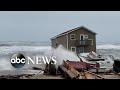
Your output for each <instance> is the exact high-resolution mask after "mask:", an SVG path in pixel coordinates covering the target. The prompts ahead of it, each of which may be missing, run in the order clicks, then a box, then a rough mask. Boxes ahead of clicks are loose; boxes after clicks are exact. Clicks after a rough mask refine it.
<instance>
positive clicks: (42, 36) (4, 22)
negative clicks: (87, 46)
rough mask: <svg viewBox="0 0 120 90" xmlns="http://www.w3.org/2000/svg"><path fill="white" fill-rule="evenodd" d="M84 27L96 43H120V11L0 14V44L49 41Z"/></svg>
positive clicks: (12, 12)
mask: <svg viewBox="0 0 120 90" xmlns="http://www.w3.org/2000/svg"><path fill="white" fill-rule="evenodd" d="M81 25H84V26H86V27H87V28H89V29H91V30H93V31H94V32H96V33H98V34H97V42H120V11H111V12H108V11H0V41H50V38H51V37H53V36H55V35H57V34H60V33H62V32H64V31H67V30H69V29H73V28H76V27H78V26H81Z"/></svg>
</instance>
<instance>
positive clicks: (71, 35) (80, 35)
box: [51, 26, 96, 54]
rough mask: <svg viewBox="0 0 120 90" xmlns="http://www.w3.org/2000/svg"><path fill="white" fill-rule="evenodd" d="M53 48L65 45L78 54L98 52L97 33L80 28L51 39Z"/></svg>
mask: <svg viewBox="0 0 120 90" xmlns="http://www.w3.org/2000/svg"><path fill="white" fill-rule="evenodd" d="M51 44H52V47H54V48H57V47H58V46H59V45H63V46H64V47H65V48H66V49H68V50H71V51H73V52H75V53H77V54H80V53H88V52H91V51H94V52H96V33H95V32H93V31H92V30H90V29H88V28H87V27H85V26H80V27H77V28H74V29H71V30H68V31H66V32H63V33H61V34H59V35H57V36H54V37H53V38H51Z"/></svg>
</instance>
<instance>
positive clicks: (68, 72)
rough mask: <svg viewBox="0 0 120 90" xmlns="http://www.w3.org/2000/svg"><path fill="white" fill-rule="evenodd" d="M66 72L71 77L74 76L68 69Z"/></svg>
mask: <svg viewBox="0 0 120 90" xmlns="http://www.w3.org/2000/svg"><path fill="white" fill-rule="evenodd" d="M66 72H67V74H68V76H69V77H70V78H71V79H73V78H76V76H75V75H74V74H73V73H72V72H71V71H70V70H68V71H66Z"/></svg>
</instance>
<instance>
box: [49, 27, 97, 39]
mask: <svg viewBox="0 0 120 90" xmlns="http://www.w3.org/2000/svg"><path fill="white" fill-rule="evenodd" d="M81 28H84V29H86V30H88V31H90V32H91V33H94V34H97V33H96V32H93V31H92V30H90V29H88V28H86V27H85V26H80V27H77V28H74V29H71V30H68V31H66V32H63V33H61V34H59V35H57V36H54V37H52V38H51V39H55V38H58V37H60V36H63V35H66V34H68V33H70V32H73V31H76V30H78V29H81Z"/></svg>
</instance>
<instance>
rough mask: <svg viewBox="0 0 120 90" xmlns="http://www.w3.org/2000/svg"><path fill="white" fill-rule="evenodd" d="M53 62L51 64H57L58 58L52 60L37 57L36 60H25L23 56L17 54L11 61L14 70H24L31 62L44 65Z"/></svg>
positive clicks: (28, 58) (51, 58) (29, 58)
mask: <svg viewBox="0 0 120 90" xmlns="http://www.w3.org/2000/svg"><path fill="white" fill-rule="evenodd" d="M26 59H27V60H26ZM51 60H52V61H53V62H52V63H51V64H56V63H57V60H56V57H54V56H53V57H50V58H48V57H44V56H43V57H35V58H31V57H27V58H25V56H24V55H23V54H21V53H17V54H14V55H13V56H12V58H11V59H10V62H11V65H12V66H13V67H14V68H22V67H23V66H24V65H25V64H26V63H27V64H29V63H30V62H31V63H32V64H43V63H44V64H49V63H50V61H51Z"/></svg>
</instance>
